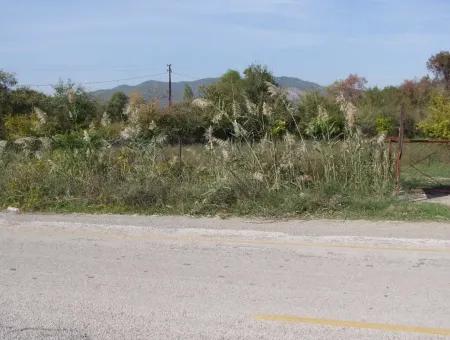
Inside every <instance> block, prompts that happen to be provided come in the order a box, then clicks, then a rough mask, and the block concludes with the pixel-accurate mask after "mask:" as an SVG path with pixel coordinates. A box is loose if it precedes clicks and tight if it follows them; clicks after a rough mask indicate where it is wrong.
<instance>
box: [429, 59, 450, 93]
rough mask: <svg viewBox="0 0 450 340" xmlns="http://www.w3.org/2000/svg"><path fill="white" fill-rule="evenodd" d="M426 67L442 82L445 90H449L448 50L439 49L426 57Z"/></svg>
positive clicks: (449, 62)
mask: <svg viewBox="0 0 450 340" xmlns="http://www.w3.org/2000/svg"><path fill="white" fill-rule="evenodd" d="M427 67H428V69H429V70H430V71H431V72H433V74H434V75H435V77H436V79H438V80H441V81H443V82H444V85H445V88H446V89H447V91H450V52H449V51H441V52H439V53H437V54H435V55H433V56H432V57H431V58H430V59H428V62H427Z"/></svg>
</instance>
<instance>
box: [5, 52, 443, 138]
mask: <svg viewBox="0 0 450 340" xmlns="http://www.w3.org/2000/svg"><path fill="white" fill-rule="evenodd" d="M427 67H428V69H429V71H430V72H431V73H432V75H433V77H429V76H425V77H422V78H420V79H413V80H406V81H404V82H403V84H401V85H400V86H387V87H384V88H379V87H368V86H367V81H366V79H365V78H364V77H361V76H358V75H356V74H351V75H349V76H348V77H347V78H346V79H343V80H338V81H336V82H334V83H333V84H331V85H330V86H328V87H326V88H324V89H323V90H318V91H310V92H305V93H303V94H302V95H301V96H300V98H299V99H297V100H295V101H293V100H291V99H290V98H289V93H287V92H286V90H284V89H282V88H280V87H278V84H277V83H276V81H275V78H274V76H273V74H272V73H271V72H270V71H269V70H268V68H267V67H265V66H262V65H250V66H249V67H248V68H247V69H245V70H244V72H243V73H242V74H241V73H239V72H238V71H235V70H229V71H227V72H226V73H225V74H223V75H222V76H221V77H220V79H219V80H218V81H217V82H216V83H214V84H212V85H209V86H205V87H203V88H202V89H201V94H200V96H199V97H198V98H194V93H193V91H192V89H191V88H189V87H188V86H187V87H186V88H185V91H184V100H183V101H182V102H180V103H175V104H174V105H173V106H172V107H163V106H161V105H159V103H158V102H156V101H145V100H144V98H143V97H142V95H141V94H139V93H132V94H130V95H129V96H127V95H125V94H124V93H122V92H117V93H115V94H114V95H113V96H112V97H111V99H110V100H109V101H107V102H100V101H99V100H97V99H96V98H94V97H93V96H92V95H90V94H89V93H88V92H87V91H86V90H85V89H83V87H81V86H79V85H77V84H74V83H72V82H70V81H69V82H60V83H59V84H57V85H56V86H55V87H54V93H53V94H51V95H47V94H44V93H42V92H39V91H35V90H32V89H30V88H27V87H22V86H20V85H18V84H17V80H16V78H15V76H14V75H13V74H11V73H8V72H6V71H1V70H0V139H6V140H10V141H14V140H17V139H21V138H22V139H23V138H51V139H53V140H55V141H58V140H59V141H64V142H65V143H68V144H70V143H72V144H74V145H76V143H77V141H79V140H81V139H83V138H84V139H86V135H88V136H89V138H91V139H92V138H94V139H95V138H98V139H104V140H108V141H112V142H120V141H124V140H145V139H151V138H154V137H155V136H165V138H167V140H168V141H169V142H172V143H174V142H178V141H182V142H184V143H198V142H204V141H205V138H206V137H205V136H207V135H209V137H211V136H213V137H214V138H217V139H229V138H246V139H248V140H259V139H262V138H264V137H265V136H267V135H270V136H271V137H273V138H279V137H283V136H285V135H286V134H291V135H296V136H298V137H301V138H314V139H322V138H339V137H340V136H343V135H344V134H346V133H348V132H349V131H352V130H358V131H360V132H361V133H362V134H364V135H366V136H376V135H381V134H383V135H393V134H396V129H397V128H398V121H399V114H400V108H401V107H403V108H404V110H405V112H406V122H405V126H406V134H407V136H409V137H411V138H414V137H419V136H420V137H429V138H450V52H448V51H443V52H440V53H437V54H435V55H433V56H432V57H431V58H430V59H429V60H428V62H427Z"/></svg>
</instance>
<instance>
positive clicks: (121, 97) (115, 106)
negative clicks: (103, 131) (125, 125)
mask: <svg viewBox="0 0 450 340" xmlns="http://www.w3.org/2000/svg"><path fill="white" fill-rule="evenodd" d="M127 104H128V97H127V95H126V94H125V93H123V92H115V93H114V94H113V95H112V96H111V99H110V100H109V102H108V105H107V106H106V112H107V113H108V115H109V117H110V118H111V120H112V121H115V122H117V121H121V120H123V119H124V117H125V115H124V110H125V107H126V106H127Z"/></svg>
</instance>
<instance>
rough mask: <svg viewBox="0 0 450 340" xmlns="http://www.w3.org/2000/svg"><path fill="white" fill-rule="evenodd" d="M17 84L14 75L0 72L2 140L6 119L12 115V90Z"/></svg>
mask: <svg viewBox="0 0 450 340" xmlns="http://www.w3.org/2000/svg"><path fill="white" fill-rule="evenodd" d="M16 84H17V80H16V77H15V76H14V74H12V73H8V72H5V71H3V70H0V139H1V138H3V137H4V132H3V131H4V126H3V124H4V118H5V116H6V115H8V114H10V113H11V103H10V99H11V98H10V92H11V88H12V87H14V86H15V85H16Z"/></svg>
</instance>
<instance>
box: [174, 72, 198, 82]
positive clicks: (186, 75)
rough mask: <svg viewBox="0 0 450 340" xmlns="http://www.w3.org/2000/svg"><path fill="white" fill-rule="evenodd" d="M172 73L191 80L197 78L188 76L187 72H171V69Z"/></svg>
mask: <svg viewBox="0 0 450 340" xmlns="http://www.w3.org/2000/svg"><path fill="white" fill-rule="evenodd" d="M172 73H173V74H175V75H177V76H180V77H186V78H190V79H191V80H197V79H199V78H196V77H193V76H190V75H189V74H183V73H178V72H173V71H172Z"/></svg>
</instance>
